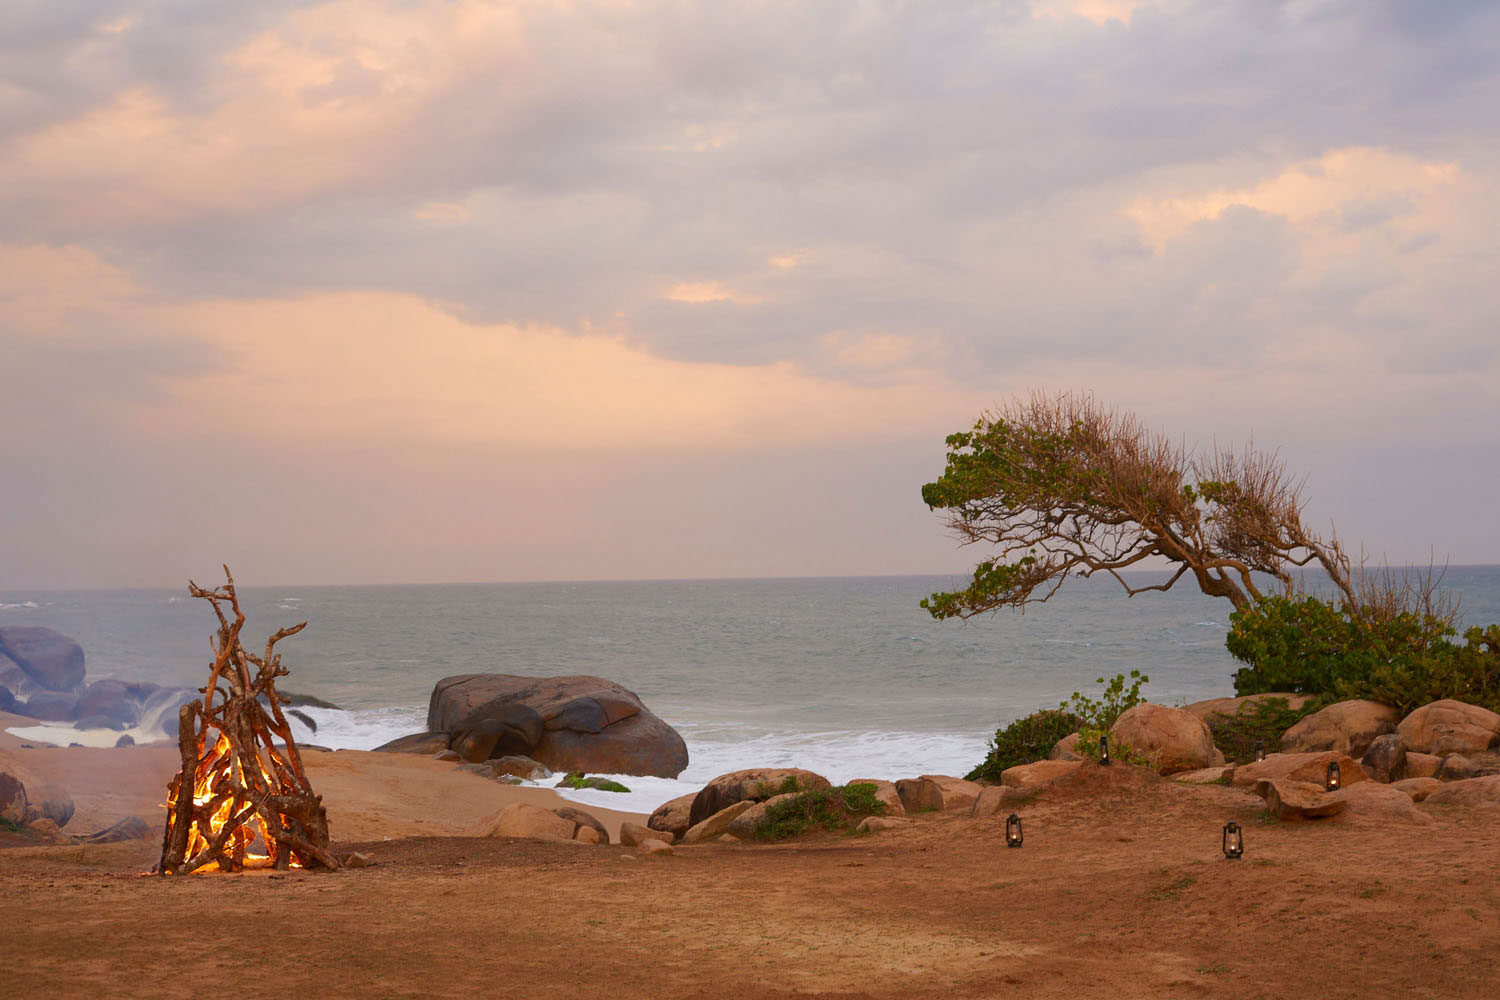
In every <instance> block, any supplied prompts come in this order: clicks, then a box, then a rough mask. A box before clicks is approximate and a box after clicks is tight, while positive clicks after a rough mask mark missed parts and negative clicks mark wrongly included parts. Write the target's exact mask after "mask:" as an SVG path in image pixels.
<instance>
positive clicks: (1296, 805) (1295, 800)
mask: <svg viewBox="0 0 1500 1000" xmlns="http://www.w3.org/2000/svg"><path fill="white" fill-rule="evenodd" d="M1253 791H1254V792H1255V794H1256V795H1259V796H1260V797H1261V798H1262V799H1265V801H1266V811H1267V812H1269V813H1270V814H1271V815H1272V816H1275V817H1276V818H1277V819H1322V818H1324V817H1327V816H1337V815H1338V814H1339V813H1341V812H1343V811H1344V809H1345V807H1346V806H1347V805H1348V802H1347V800H1345V799H1343V798H1340V797H1339V796H1338V795H1336V794H1332V793H1329V792H1325V791H1323V786H1322V785H1314V784H1312V783H1310V782H1306V781H1289V780H1285V779H1275V778H1259V779H1257V780H1256V782H1255V785H1254V788H1253Z"/></svg>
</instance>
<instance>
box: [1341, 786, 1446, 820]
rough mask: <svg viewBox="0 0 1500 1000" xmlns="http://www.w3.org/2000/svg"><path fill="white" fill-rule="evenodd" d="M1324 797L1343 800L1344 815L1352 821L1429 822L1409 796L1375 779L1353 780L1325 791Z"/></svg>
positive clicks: (1430, 818) (1428, 817)
mask: <svg viewBox="0 0 1500 1000" xmlns="http://www.w3.org/2000/svg"><path fill="white" fill-rule="evenodd" d="M1328 797H1329V798H1337V799H1341V800H1343V803H1344V816H1345V817H1346V818H1348V819H1349V820H1351V821H1353V822H1355V823H1361V824H1363V823H1369V824H1372V825H1378V826H1385V825H1388V824H1390V823H1415V824H1418V825H1425V824H1428V823H1431V822H1432V817H1430V816H1427V815H1424V814H1423V813H1422V811H1421V810H1420V809H1418V808H1417V806H1416V803H1414V802H1413V801H1412V799H1411V796H1410V795H1407V794H1406V793H1405V792H1404V791H1402V790H1401V789H1399V788H1392V787H1391V786H1389V785H1382V784H1380V783H1379V782H1376V781H1361V782H1357V783H1355V784H1353V785H1350V786H1349V787H1347V788H1341V789H1339V790H1338V791H1336V792H1331V793H1329V796H1328Z"/></svg>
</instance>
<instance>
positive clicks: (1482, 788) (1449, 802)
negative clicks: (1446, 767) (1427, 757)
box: [1426, 774, 1500, 806]
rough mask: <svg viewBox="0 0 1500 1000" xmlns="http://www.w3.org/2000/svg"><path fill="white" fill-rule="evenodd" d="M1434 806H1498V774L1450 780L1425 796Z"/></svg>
mask: <svg viewBox="0 0 1500 1000" xmlns="http://www.w3.org/2000/svg"><path fill="white" fill-rule="evenodd" d="M1426 803H1427V804H1428V805H1434V806H1444V805H1446V806H1500V774H1494V775H1490V776H1489V777H1486V778H1468V779H1466V780H1463V781H1450V782H1449V783H1447V784H1446V785H1443V786H1442V787H1441V788H1439V789H1437V790H1436V791H1434V792H1432V793H1431V794H1430V795H1428V796H1427V799H1426Z"/></svg>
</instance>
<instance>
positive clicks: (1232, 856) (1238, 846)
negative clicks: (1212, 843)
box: [1224, 820, 1245, 861]
mask: <svg viewBox="0 0 1500 1000" xmlns="http://www.w3.org/2000/svg"><path fill="white" fill-rule="evenodd" d="M1244 854H1245V834H1244V832H1243V831H1241V830H1240V825H1239V824H1238V823H1236V822H1235V821H1234V820H1230V821H1229V822H1228V823H1225V824H1224V857H1226V858H1228V859H1229V860H1230V861H1236V860H1238V859H1239V858H1241V857H1243V856H1244Z"/></svg>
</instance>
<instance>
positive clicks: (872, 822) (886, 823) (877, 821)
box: [854, 816, 915, 833]
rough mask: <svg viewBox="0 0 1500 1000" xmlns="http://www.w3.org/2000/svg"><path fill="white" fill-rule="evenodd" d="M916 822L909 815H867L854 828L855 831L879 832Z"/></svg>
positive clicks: (897, 828)
mask: <svg viewBox="0 0 1500 1000" xmlns="http://www.w3.org/2000/svg"><path fill="white" fill-rule="evenodd" d="M913 822H915V821H914V820H913V819H912V818H911V817H909V816H866V817H865V818H864V819H862V820H860V821H859V825H858V826H856V827H855V828H854V832H855V833H878V832H880V831H881V830H899V829H901V828H902V827H903V826H911V824H912V823H913Z"/></svg>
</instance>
